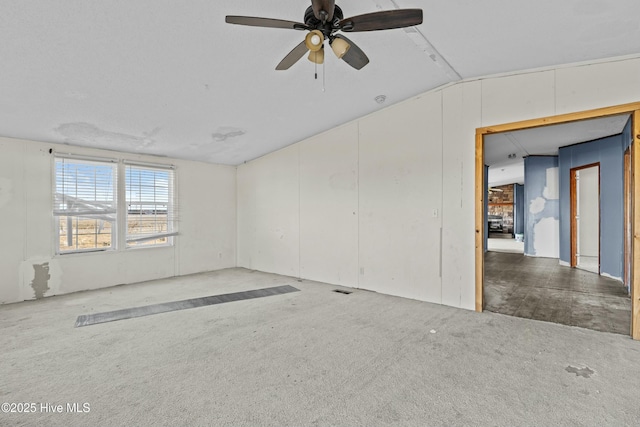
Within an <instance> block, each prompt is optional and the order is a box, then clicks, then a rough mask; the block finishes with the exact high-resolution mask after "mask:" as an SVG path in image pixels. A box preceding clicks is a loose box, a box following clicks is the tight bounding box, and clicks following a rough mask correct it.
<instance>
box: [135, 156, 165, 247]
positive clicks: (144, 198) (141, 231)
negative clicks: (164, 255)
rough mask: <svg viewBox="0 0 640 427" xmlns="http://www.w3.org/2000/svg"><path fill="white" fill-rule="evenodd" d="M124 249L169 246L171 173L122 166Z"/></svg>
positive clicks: (137, 166)
mask: <svg viewBox="0 0 640 427" xmlns="http://www.w3.org/2000/svg"><path fill="white" fill-rule="evenodd" d="M126 200H127V235H126V240H127V247H135V246H159V245H168V244H171V243H172V241H171V240H172V238H171V236H174V235H175V233H174V211H173V170H172V169H169V168H160V167H150V166H139V165H135V164H127V165H126Z"/></svg>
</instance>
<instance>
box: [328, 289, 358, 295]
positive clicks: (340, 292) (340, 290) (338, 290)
mask: <svg viewBox="0 0 640 427" xmlns="http://www.w3.org/2000/svg"><path fill="white" fill-rule="evenodd" d="M333 292H337V293H339V294H345V295H349V294H352V293H353V292H351V291H343V290H342V289H334V290H333Z"/></svg>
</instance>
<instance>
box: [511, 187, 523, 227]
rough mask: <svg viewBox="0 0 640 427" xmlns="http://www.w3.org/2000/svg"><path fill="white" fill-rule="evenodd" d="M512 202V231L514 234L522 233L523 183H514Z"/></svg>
mask: <svg viewBox="0 0 640 427" xmlns="http://www.w3.org/2000/svg"><path fill="white" fill-rule="evenodd" d="M513 203H514V206H513V211H514V212H513V221H514V231H513V232H514V233H515V234H524V185H520V184H514V188H513Z"/></svg>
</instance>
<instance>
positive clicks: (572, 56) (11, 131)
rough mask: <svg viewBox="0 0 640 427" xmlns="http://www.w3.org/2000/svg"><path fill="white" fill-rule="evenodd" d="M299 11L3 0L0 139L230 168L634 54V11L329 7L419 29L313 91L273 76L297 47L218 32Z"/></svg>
mask: <svg viewBox="0 0 640 427" xmlns="http://www.w3.org/2000/svg"><path fill="white" fill-rule="evenodd" d="M308 5H310V1H308V0H277V1H276V0H247V1H242V2H239V1H231V0H223V1H221V0H215V1H212V0H189V1H188V2H179V1H177V0H173V1H170V0H135V1H131V0H109V1H105V0H47V1H42V0H20V1H17V0H0V99H1V100H2V102H1V103H0V135H2V136H8V137H16V138H25V139H32V140H39V141H45V142H63V143H68V144H74V145H83V146H90V147H99V148H107V149H114V150H119V151H125V152H140V153H146V154H155V155H163V156H170V157H175V158H184V159H195V160H202V161H207V162H214V163H225V164H239V163H242V162H244V161H247V160H250V159H253V158H256V157H259V156H261V155H263V154H266V153H268V152H271V151H274V150H276V149H279V148H281V147H284V146H287V145H290V144H292V143H295V142H297V141H300V140H302V139H304V138H306V137H309V136H312V135H314V134H317V133H319V132H322V131H324V130H327V129H330V128H332V127H334V126H336V125H339V124H342V123H346V122H348V121H351V120H353V119H355V118H357V117H360V116H363V115H365V114H368V113H371V112H373V111H376V110H378V109H380V108H383V107H384V106H385V105H390V104H393V103H396V102H399V101H401V100H404V99H407V98H409V97H412V96H414V95H417V94H419V93H422V92H424V91H427V90H429V89H433V88H436V87H438V86H442V85H444V84H447V83H449V82H453V81H457V80H460V79H468V78H475V77H481V76H485V75H490V74H495V73H507V72H514V71H518V70H525V69H532V68H539V67H549V66H555V65H560V64H566V63H574V62H582V61H589V60H599V59H604V58H610V57H618V56H624V55H639V54H640V20H639V19H638V16H640V2H639V1H637V0H563V1H557V0H536V1H530V0H526V1H525V0H483V1H471V0H466V1H465V0H457V1H454V0H448V1H442V0H428V1H417V0H365V1H363V0H360V1H355V0H343V1H338V5H339V6H341V7H342V9H343V11H344V14H345V17H348V16H352V15H358V14H362V13H367V12H372V11H376V10H381V9H392V8H395V7H400V8H413V7H417V8H422V9H423V10H424V23H423V24H422V25H420V26H419V27H417V28H416V29H415V30H414V29H410V30H402V29H396V30H389V31H380V32H366V33H353V34H351V35H349V37H350V38H351V39H352V40H353V41H354V42H356V43H357V44H358V45H359V46H360V48H362V49H363V50H364V51H365V52H366V53H367V55H368V56H369V58H370V60H371V63H370V64H369V65H367V66H366V67H365V68H364V69H362V70H361V71H356V70H354V69H352V68H351V67H349V66H348V65H347V64H346V63H344V62H342V61H340V60H338V59H336V58H335V57H333V56H331V55H330V54H328V55H327V61H326V64H325V67H324V73H323V68H322V67H321V68H320V70H319V79H318V80H314V65H313V64H312V63H311V62H309V61H307V60H306V59H303V60H301V61H300V62H299V63H297V64H295V65H294V66H293V67H292V68H291V69H290V70H288V71H275V69H274V68H275V66H276V64H278V62H279V61H280V60H281V59H282V58H283V57H284V56H285V55H286V54H287V53H288V52H289V51H290V50H291V49H292V48H293V47H294V46H295V45H296V44H297V43H299V42H300V41H301V40H302V37H303V36H304V33H303V32H299V31H293V30H282V29H268V28H255V27H244V26H238V25H229V24H225V22H224V17H225V15H249V16H264V17H270V18H280V19H287V20H293V21H302V20H303V14H304V11H305V9H306V7H307V6H308ZM416 30H417V31H416ZM434 59H435V60H434ZM323 81H324V83H323ZM377 95H386V97H387V101H386V103H385V104H383V105H379V104H377V103H376V102H375V101H374V98H375V97H376V96H377Z"/></svg>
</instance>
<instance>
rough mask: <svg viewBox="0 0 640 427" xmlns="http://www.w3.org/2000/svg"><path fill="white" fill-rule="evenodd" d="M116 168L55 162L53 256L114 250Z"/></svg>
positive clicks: (63, 160) (88, 162) (67, 160)
mask: <svg viewBox="0 0 640 427" xmlns="http://www.w3.org/2000/svg"><path fill="white" fill-rule="evenodd" d="M117 176H118V174H117V164H116V163H115V162H110V161H95V160H87V159H80V158H65V157H56V158H55V184H54V185H55V189H54V197H53V203H54V206H53V214H54V217H55V218H56V229H57V252H58V253H66V252H78V251H90V250H106V249H113V248H115V240H116V219H117Z"/></svg>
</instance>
